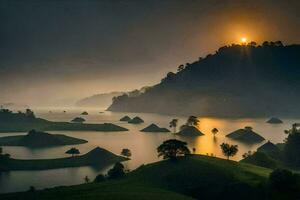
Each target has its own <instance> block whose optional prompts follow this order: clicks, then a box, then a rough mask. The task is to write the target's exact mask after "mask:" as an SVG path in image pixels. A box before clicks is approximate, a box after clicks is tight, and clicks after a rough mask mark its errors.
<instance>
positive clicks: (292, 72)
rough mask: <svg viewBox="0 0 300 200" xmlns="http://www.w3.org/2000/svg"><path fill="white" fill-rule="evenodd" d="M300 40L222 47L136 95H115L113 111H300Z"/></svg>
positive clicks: (220, 114)
mask: <svg viewBox="0 0 300 200" xmlns="http://www.w3.org/2000/svg"><path fill="white" fill-rule="evenodd" d="M299 55H300V45H288V46H283V45H282V44H281V43H280V42H277V43H264V44H263V45H262V46H253V45H232V46H225V47H221V48H220V49H219V50H218V51H216V53H215V54H213V55H207V56H206V57H205V58H200V59H199V60H198V61H196V62H194V63H191V64H189V63H187V64H186V65H185V66H180V67H179V69H178V72H177V73H176V74H175V73H172V72H169V73H168V74H167V76H166V77H165V78H163V79H162V81H161V82H160V83H159V84H157V85H155V86H153V87H151V88H149V89H147V91H146V92H145V93H142V94H140V95H138V96H135V97H130V96H127V95H122V96H119V97H117V98H115V99H114V101H113V103H112V105H111V106H110V107H109V108H108V110H110V111H122V112H154V113H167V114H177V115H178V114H183V115H202V116H218V117H258V116H261V117H263V116H264V117H267V116H300V112H299V110H297V109H295V108H296V107H299V106H300V101H298V99H299V97H300V94H299V93H298V92H297V91H299V89H300V67H299V66H300V57H299Z"/></svg>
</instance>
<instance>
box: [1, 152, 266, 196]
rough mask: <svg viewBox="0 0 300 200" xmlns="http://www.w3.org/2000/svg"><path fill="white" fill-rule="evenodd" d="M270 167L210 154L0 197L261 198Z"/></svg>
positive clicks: (162, 162)
mask: <svg viewBox="0 0 300 200" xmlns="http://www.w3.org/2000/svg"><path fill="white" fill-rule="evenodd" d="M270 172H271V170H269V169H267V168H262V167H257V166H254V165H250V164H244V163H238V162H235V161H228V160H224V159H219V158H213V157H207V156H188V157H185V158H181V159H179V160H178V161H175V162H174V161H170V160H166V161H161V162H157V163H153V164H148V165H145V166H141V167H140V168H138V169H136V170H134V171H133V172H131V173H129V174H127V176H126V177H124V178H122V179H119V180H114V181H111V180H110V181H105V182H103V183H90V184H83V185H78V186H69V187H58V188H53V189H47V190H42V191H36V192H31V193H30V192H26V193H15V194H7V195H3V196H0V197H1V198H2V199H3V200H7V199H14V200H18V199H41V200H43V199H49V200H50V199H51V200H52V199H64V200H69V199H70V200H71V199H72V200H74V199H84V200H91V199H174V200H175V199H189V198H195V199H220V198H221V199H227V198H228V199H229V198H230V199H255V198H256V199H258V198H257V196H259V195H261V193H260V192H261V189H262V187H261V185H262V184H264V182H265V181H266V179H267V177H268V175H269V173H270Z"/></svg>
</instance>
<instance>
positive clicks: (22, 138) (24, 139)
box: [0, 130, 87, 147]
mask: <svg viewBox="0 0 300 200" xmlns="http://www.w3.org/2000/svg"><path fill="white" fill-rule="evenodd" d="M83 143H87V141H86V140H82V139H78V138H74V137H69V136H66V135H62V134H49V133H46V132H41V131H35V130H31V131H29V132H28V134H27V135H17V136H6V137H0V145H1V146H27V147H49V146H61V145H74V144H83Z"/></svg>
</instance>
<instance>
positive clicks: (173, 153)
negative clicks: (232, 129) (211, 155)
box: [157, 139, 238, 160]
mask: <svg viewBox="0 0 300 200" xmlns="http://www.w3.org/2000/svg"><path fill="white" fill-rule="evenodd" d="M220 146H221V149H222V152H223V154H224V156H226V157H227V159H228V160H229V157H233V156H235V155H236V154H237V152H238V146H237V145H230V144H227V143H222V144H221V145H220ZM157 152H158V157H163V159H171V160H176V159H177V158H178V157H182V156H186V155H189V154H191V152H190V150H189V148H188V147H187V143H186V142H183V141H180V140H176V139H170V140H166V141H164V142H163V143H162V144H161V145H160V146H159V147H158V148H157ZM195 152H196V148H193V153H195Z"/></svg>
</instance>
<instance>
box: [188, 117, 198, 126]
mask: <svg viewBox="0 0 300 200" xmlns="http://www.w3.org/2000/svg"><path fill="white" fill-rule="evenodd" d="M198 123H199V120H198V118H197V117H195V116H190V117H189V118H188V119H187V122H186V125H188V126H198Z"/></svg>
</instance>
